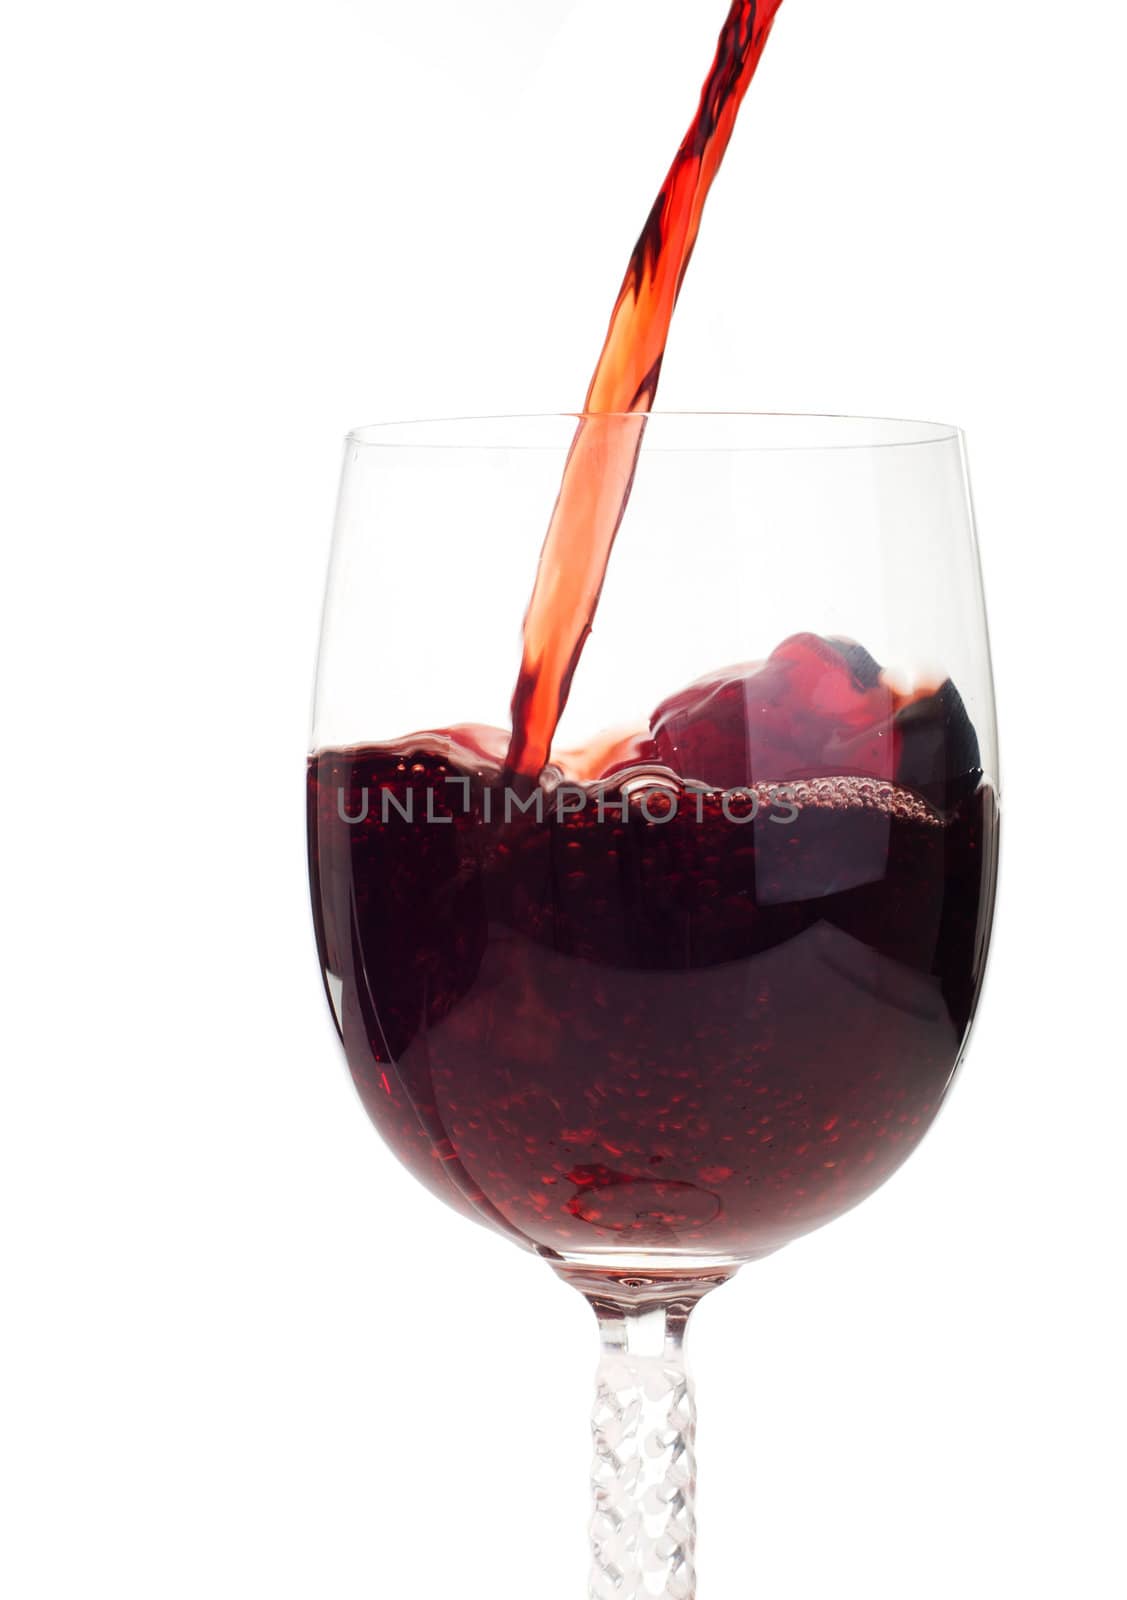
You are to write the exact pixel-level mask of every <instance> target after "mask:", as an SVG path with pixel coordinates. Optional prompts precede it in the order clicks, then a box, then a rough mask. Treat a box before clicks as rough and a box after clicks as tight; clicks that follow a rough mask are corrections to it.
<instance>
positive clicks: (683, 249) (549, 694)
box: [508, 0, 782, 778]
mask: <svg viewBox="0 0 1127 1600" xmlns="http://www.w3.org/2000/svg"><path fill="white" fill-rule="evenodd" d="M781 4H782V0H733V4H732V8H731V10H730V11H729V13H728V19H727V21H726V22H725V24H724V28H723V31H722V33H721V35H720V43H719V45H718V47H717V51H716V59H715V61H714V62H713V65H712V71H711V72H710V73H709V75H708V78H707V80H706V81H705V85H704V89H703V90H702V92H701V99H700V106H699V108H698V110H697V114H696V116H695V117H694V118H693V122H692V125H691V126H690V128H689V131H688V133H687V134H686V135H685V137H684V139H683V140H682V143H681V147H680V149H679V150H678V152H677V155H676V157H675V158H674V161H673V165H672V167H671V168H670V170H669V174H668V176H667V177H666V180H665V182H664V184H663V185H662V187H661V190H660V192H659V194H658V197H657V199H656V200H655V201H654V205H653V209H652V210H651V212H650V215H649V218H648V219H647V221H646V225H645V227H644V228H643V229H642V233H641V237H640V238H639V240H638V243H637V245H636V246H635V248H634V254H633V255H632V256H631V258H630V265H629V267H628V268H627V270H626V277H625V279H624V280H623V284H622V288H621V289H620V291H619V295H618V299H617V300H616V302H615V306H614V311H613V312H612V314H611V320H610V327H609V329H608V331H607V336H606V342H605V344H604V346H603V351H602V354H601V356H600V357H599V362H598V365H597V366H596V368H595V374H594V377H593V378H592V379H591V386H590V389H589V390H588V392H587V400H586V403H585V405H584V408H583V410H584V414H583V416H582V418H581V420H580V422H579V426H578V428H577V430H576V434H575V439H574V441H573V443H572V447H571V454H570V456H569V458H568V463H567V467H566V469H565V471H564V476H563V482H562V484H561V485H560V493H559V498H558V500H557V501H556V507H555V510H554V512H553V513H552V520H551V524H550V526H549V529H548V535H547V538H546V539H545V541H544V548H543V551H542V552H541V556H540V567H539V571H538V572H537V576H536V585H535V588H534V589H533V592H532V599H531V601H530V603H529V607H528V614H527V616H526V617H525V622H524V653H523V657H522V661H521V669H520V677H519V679H518V680H517V686H516V690H515V692H514V695H513V707H512V720H513V732H512V740H511V744H510V748H509V763H508V764H509V769H510V771H512V772H513V773H517V774H520V773H523V774H524V775H526V776H527V777H531V778H535V777H536V775H537V774H538V773H539V772H540V770H541V768H542V767H543V766H544V764H545V763H546V761H547V760H548V755H549V752H550V750H551V746H552V736H553V734H554V733H555V731H556V725H557V723H558V722H559V720H560V717H561V716H562V715H563V710H564V706H565V705H566V704H567V697H568V691H569V689H570V687H571V681H572V678H573V677H574V675H575V669H576V666H577V665H578V662H579V657H580V653H581V652H582V649H583V645H584V643H585V641H586V639H587V635H588V634H589V633H590V631H591V625H592V623H593V621H594V617H595V610H596V607H597V606H598V603H599V596H600V594H601V593H602V587H603V580H604V578H605V576H606V570H607V562H608V561H609V560H610V554H611V549H612V547H613V545H614V540H615V536H616V535H617V533H618V529H619V527H620V525H621V523H622V519H623V516H624V515H625V512H626V506H627V502H628V501H629V498H630V491H631V488H632V487H633V483H634V473H635V470H636V468H637V464H638V454H639V452H640V450H641V447H642V438H643V434H644V431H645V426H646V416H645V413H646V412H648V411H649V409H650V408H651V407H652V405H653V402H654V398H655V396H656V395H657V386H658V381H659V379H660V377H661V365H662V361H663V359H664V356H665V346H666V342H667V340H668V338H669V328H670V323H671V322H672V320H673V311H674V307H675V306H676V303H677V297H678V295H679V294H680V292H681V285H682V283H683V282H684V278H685V273H686V271H687V270H688V265H689V261H690V259H691V257H692V253H693V247H694V245H695V244H696V241H697V234H698V233H699V231H700V224H701V216H702V214H703V211H704V204H705V201H706V200H707V199H708V193H709V190H710V189H711V187H712V183H713V180H714V178H715V177H716V174H717V172H718V171H719V170H720V165H721V163H722V162H723V160H724V155H725V152H726V151H727V148H728V142H729V140H730V139H731V137H732V130H733V128H734V127H735V123H736V117H737V116H738V114H739V109H740V106H741V104H742V103H743V98H744V95H745V94H746V93H747V90H748V87H749V85H750V84H751V80H752V78H753V77H754V75H755V70H756V68H757V67H758V65H759V58H760V56H761V55H762V54H763V48H764V46H765V45H766V43H767V38H768V35H769V34H770V32H771V27H772V24H773V23H774V20H775V14H776V12H777V11H778V9H779V7H780V5H781ZM612 413H618V414H619V415H617V416H611V415H610V414H612ZM622 413H626V414H636V417H637V420H636V422H624V421H623V419H622V415H621V414H622Z"/></svg>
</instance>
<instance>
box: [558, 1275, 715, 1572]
mask: <svg viewBox="0 0 1127 1600" xmlns="http://www.w3.org/2000/svg"><path fill="white" fill-rule="evenodd" d="M564 1275H565V1276H567V1277H568V1278H569V1280H570V1281H571V1282H573V1283H575V1284H576V1287H578V1288H580V1289H581V1290H582V1292H583V1293H584V1294H585V1295H586V1297H587V1299H588V1301H589V1302H590V1304H591V1306H592V1307H593V1309H594V1311H595V1315H596V1317H597V1318H598V1321H599V1334H600V1338H601V1341H602V1353H601V1356H600V1360H599V1368H598V1374H597V1378H596V1393H595V1408H594V1412H593V1414H592V1418H591V1433H592V1438H593V1441H594V1446H595V1455H594V1461H593V1463H592V1468H591V1487H592V1491H593V1495H594V1505H593V1508H592V1515H591V1575H590V1583H589V1588H588V1595H589V1600H696V1566H695V1554H696V1534H697V1529H696V1503H695V1502H696V1454H695V1440H696V1404H695V1400H694V1395H693V1383H692V1379H691V1378H690V1377H689V1373H688V1368H687V1366H686V1364H685V1330H686V1326H687V1324H688V1320H689V1316H690V1314H691V1312H692V1310H693V1308H694V1306H695V1305H696V1304H697V1302H698V1301H699V1300H700V1299H701V1297H702V1296H703V1295H704V1294H706V1293H707V1292H708V1291H709V1289H712V1288H715V1287H716V1286H717V1285H718V1284H719V1283H722V1282H724V1281H725V1279H726V1278H727V1276H728V1274H727V1273H718V1274H713V1275H709V1276H707V1277H705V1278H703V1279H671V1278H664V1279H662V1278H615V1279H594V1278H593V1277H583V1278H582V1281H580V1279H579V1277H578V1276H577V1275H575V1274H573V1273H571V1272H567V1273H565V1274H564Z"/></svg>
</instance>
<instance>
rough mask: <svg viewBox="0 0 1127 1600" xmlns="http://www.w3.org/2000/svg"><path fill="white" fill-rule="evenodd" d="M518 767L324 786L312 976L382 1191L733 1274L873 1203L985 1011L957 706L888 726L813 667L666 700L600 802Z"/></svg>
mask: <svg viewBox="0 0 1127 1600" xmlns="http://www.w3.org/2000/svg"><path fill="white" fill-rule="evenodd" d="M749 729H753V730H754V738H753V739H751V738H749V733H748V730H749ZM506 743H507V736H506V734H505V733H504V732H502V731H501V730H492V731H490V730H485V729H460V730H452V731H450V732H448V733H445V734H439V733H429V734H422V735H418V736H416V737H414V738H408V739H404V740H400V741H398V742H397V743H394V744H387V745H382V746H369V747H364V748H354V749H348V750H325V751H322V752H320V753H319V754H318V755H316V756H315V757H313V758H312V760H311V763H310V768H309V819H310V865H311V872H312V880H313V897H314V907H315V913H316V922H317V937H318V943H319V949H320V955H321V961H322V966H323V969H324V971H325V973H326V979H327V985H328V989H329V993H330V999H331V1002H332V1005H333V1010H334V1014H335V1016H336V1019H337V1023H338V1026H339V1028H340V1032H341V1036H342V1039H343V1042H344V1046H345V1050H346V1053H347V1056H348V1061H349V1065H350V1067H351V1070H352V1073H353V1076H354V1078H355V1080H356V1083H357V1085H358V1087H359V1090H360V1093H361V1096H362V1097H363V1100H364V1103H365V1105H366V1106H367V1108H368V1110H369V1112H370V1114H371V1116H372V1118H373V1120H374V1121H375V1123H376V1125H377V1127H379V1128H380V1130H381V1131H382V1132H383V1134H384V1135H385V1137H386V1138H387V1140H388V1141H389V1143H390V1144H391V1145H392V1147H393V1148H394V1149H395V1151H396V1152H397V1153H398V1155H399V1157H400V1158H401V1160H402V1161H403V1162H404V1163H405V1164H406V1165H407V1166H408V1167H410V1168H411V1169H412V1170H413V1171H414V1172H415V1173H416V1175H417V1176H418V1177H420V1178H421V1179H422V1180H423V1181H424V1182H426V1183H428V1184H429V1185H430V1186H431V1187H432V1188H433V1189H434V1190H435V1191H436V1192H438V1193H439V1194H441V1195H442V1196H443V1198H445V1199H446V1200H448V1201H449V1202H451V1203H453V1204H455V1205H457V1206H459V1207H460V1208H461V1209H463V1210H464V1211H466V1212H468V1213H469V1214H471V1215H474V1216H476V1217H478V1218H479V1219H481V1220H484V1221H487V1222H489V1223H491V1224H492V1225H494V1226H496V1227H500V1228H502V1229H504V1230H505V1231H506V1232H508V1233H511V1234H514V1235H516V1236H517V1237H518V1238H520V1239H521V1240H523V1241H525V1242H527V1243H529V1244H531V1245H533V1246H535V1247H537V1248H539V1249H541V1250H543V1251H545V1252H549V1253H555V1252H558V1253H564V1254H569V1255H574V1254H597V1253H599V1252H607V1251H612V1250H613V1251H621V1250H623V1249H645V1250H650V1251H662V1252H684V1253H689V1254H693V1255H696V1254H699V1255H712V1256H726V1255H730V1256H741V1257H748V1256H753V1255H757V1254H762V1253H765V1252H767V1251H769V1250H773V1249H775V1248H777V1247H778V1246H780V1245H781V1244H783V1243H785V1242H786V1241H787V1240H788V1239H791V1238H793V1237H795V1236H796V1235H798V1234H800V1233H803V1232H805V1231H807V1230H808V1229H810V1228H812V1227H816V1226H818V1225H819V1224H820V1223H822V1222H825V1221H827V1220H828V1219H829V1218H831V1217H833V1216H836V1215H838V1214H839V1213H840V1212H842V1211H844V1210H845V1209H847V1208H848V1207H850V1206H852V1205H854V1204H856V1203H857V1202H858V1201H859V1200H861V1199H862V1198H864V1196H865V1195H867V1194H869V1193H870V1192H871V1191H872V1190H873V1189H874V1188H875V1187H876V1186H877V1185H878V1184H879V1183H881V1182H882V1181H883V1180H884V1179H885V1178H887V1177H888V1176H889V1174H890V1173H891V1172H892V1171H893V1170H894V1169H895V1168H896V1167H897V1166H899V1164H900V1163H901V1162H902V1161H903V1160H904V1159H905V1157H906V1156H907V1155H908V1154H909V1152H910V1151H911V1150H912V1148H913V1147H914V1146H915V1145H916V1143H917V1142H918V1140H919V1139H920V1138H921V1137H922V1135H923V1134H924V1132H925V1131H926V1129H927V1127H928V1126H929V1124H930V1123H931V1121H932V1119H933V1118H934V1116H935V1114H936V1112H937V1110H938V1108H939V1105H940V1103H941V1101H942V1099H943V1096H944V1093H945V1091H946V1088H947V1085H948V1083H949V1082H950V1079H951V1075H952V1073H953V1071H954V1068H955V1066H956V1063H957V1061H958V1058H959V1054H960V1051H961V1048H962V1045H963V1041H964V1039H965V1037H966V1033H967V1030H968V1027H969V1024H970V1020H971V1016H972V1012H973V1009H974V1004H975V999H976V996H977V992H978V986H979V982H980V978H981V971H982V965H983V960H984V947H985V939H986V930H987V928H988V927H989V914H990V905H991V898H992V894H993V883H994V871H995V857H996V807H995V802H994V796H993V792H992V790H991V789H990V788H989V786H987V785H985V784H984V783H983V781H982V773H981V770H980V768H979V765H978V748H977V742H976V740H975V736H974V732H973V729H972V728H971V726H970V723H969V721H968V719H967V717H966V713H965V711H964V710H963V707H962V703H961V701H960V700H959V697H958V694H957V692H956V691H955V689H954V686H953V685H951V684H949V683H948V684H944V685H942V686H941V687H940V688H939V689H938V690H936V691H935V692H932V693H930V694H925V695H917V696H915V697H913V698H911V699H904V698H902V697H899V696H896V695H895V694H893V693H892V691H891V690H889V689H888V688H887V687H886V686H885V685H884V681H883V678H882V677H881V674H880V671H879V668H878V667H877V665H876V663H875V662H873V661H872V660H871V658H870V657H868V655H867V654H866V653H865V652H864V651H863V650H861V649H860V648H859V647H857V646H855V645H851V644H848V643H846V642H843V641H827V640H822V639H819V638H816V637H814V636H811V635H804V636H799V637H798V638H796V639H792V640H788V641H786V642H785V643H784V644H783V645H782V646H780V648H779V649H778V650H777V651H775V652H774V653H773V655H772V656H771V657H770V658H769V660H768V661H767V662H765V663H764V664H762V665H761V666H758V667H744V668H739V669H734V670H733V671H732V672H730V673H728V674H720V675H717V676H716V677H714V678H712V679H708V680H704V681H703V682H702V683H701V684H698V685H695V686H693V687H692V688H691V689H689V690H686V691H684V692H683V693H681V694H679V695H674V696H671V697H670V698H669V699H668V700H666V701H665V702H663V704H662V706H660V707H659V708H658V709H657V711H656V712H655V713H654V715H653V717H652V718H651V720H650V724H649V727H648V728H647V729H644V730H642V731H640V732H639V734H638V735H637V737H636V738H635V739H634V740H633V741H626V742H625V743H623V744H620V745H618V746H617V747H616V748H615V749H614V750H611V751H608V752H606V753H605V755H606V760H607V766H606V769H605V772H604V773H603V775H601V776H598V777H594V778H592V777H590V776H588V777H587V779H586V781H583V782H579V781H571V780H572V779H574V778H575V777H576V775H575V774H571V775H569V774H568V772H567V771H566V764H565V763H561V766H562V767H563V770H561V767H556V766H553V767H549V768H548V769H546V771H545V772H544V773H543V774H541V777H540V780H539V782H538V783H537V784H536V785H535V786H534V787H532V788H530V787H529V786H528V785H527V784H516V785H514V784H512V783H511V782H509V781H508V780H509V777H510V775H509V774H507V773H506V771H505V750H506Z"/></svg>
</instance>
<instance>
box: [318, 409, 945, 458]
mask: <svg viewBox="0 0 1127 1600" xmlns="http://www.w3.org/2000/svg"><path fill="white" fill-rule="evenodd" d="M643 418H644V419H645V421H646V423H647V425H648V427H647V443H646V448H647V451H651V450H663V449H664V450H670V451H676V452H680V453H684V454H703V453H706V452H724V453H732V454H755V453H760V452H763V453H766V452H775V451H780V450H794V451H807V452H815V451H823V450H889V449H911V448H918V447H919V446H921V445H941V444H950V443H952V442H960V441H961V440H962V431H961V429H959V428H958V427H957V426H955V425H954V424H952V423H945V422H928V421H923V420H916V419H909V418H898V417H878V416H851V415H848V414H846V413H839V412H802V411H686V410H682V411H677V410H669V411H663V410H654V411H601V412H593V411H530V412H499V413H490V414H484V415H480V416H449V417H417V418H407V419H403V420H396V421H386V422H375V423H369V424H367V425H366V426H364V427H359V428H353V429H352V430H351V431H350V432H349V433H348V435H347V437H346V440H345V443H346V445H347V446H349V447H350V448H357V449H360V448H362V449H366V450H368V449H370V450H390V449H417V450H454V449H462V450H474V449H477V450H559V449H560V448H561V447H563V446H565V445H566V444H567V443H568V436H567V435H566V434H562V433H561V434H559V436H558V437H555V436H551V437H535V435H536V434H537V432H539V433H540V434H541V435H547V434H548V433H549V430H551V429H553V428H557V429H558V426H559V424H561V423H563V424H566V425H567V427H568V428H569V429H572V430H573V429H574V428H575V427H577V426H578V424H579V423H580V422H584V421H595V420H599V421H603V422H608V421H610V422H614V421H618V422H622V423H627V422H637V421H638V420H639V419H643ZM710 424H712V425H715V428H716V433H717V435H718V436H717V437H709V436H707V435H706V433H705V429H706V428H707V427H708V425H710ZM671 429H672V430H678V431H679V433H680V435H681V437H680V439H677V438H674V440H673V441H672V442H668V441H667V439H666V438H665V437H663V436H662V434H663V430H664V433H666V434H668V433H669V431H670V430H671ZM655 432H657V433H658V434H659V437H658V438H657V439H655V438H654V437H653V435H654V433H655ZM693 433H695V434H696V435H697V437H698V439H699V442H692V439H691V435H692V434H693ZM475 434H476V435H477V437H475V436H474V435H475ZM521 434H524V435H526V437H519V436H518V435H521ZM686 434H688V435H690V442H687V443H686V442H684V436H685V435H686ZM527 435H532V437H527ZM719 435H726V436H725V437H719Z"/></svg>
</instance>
